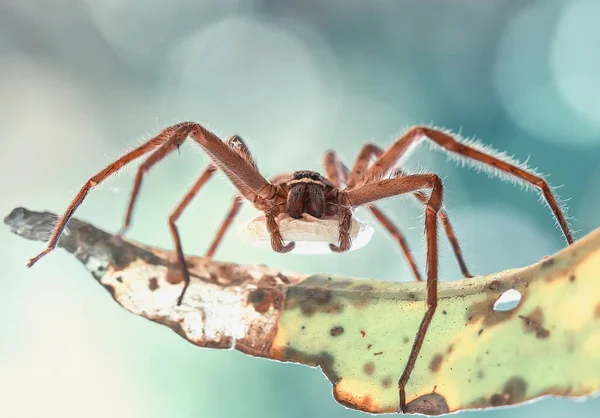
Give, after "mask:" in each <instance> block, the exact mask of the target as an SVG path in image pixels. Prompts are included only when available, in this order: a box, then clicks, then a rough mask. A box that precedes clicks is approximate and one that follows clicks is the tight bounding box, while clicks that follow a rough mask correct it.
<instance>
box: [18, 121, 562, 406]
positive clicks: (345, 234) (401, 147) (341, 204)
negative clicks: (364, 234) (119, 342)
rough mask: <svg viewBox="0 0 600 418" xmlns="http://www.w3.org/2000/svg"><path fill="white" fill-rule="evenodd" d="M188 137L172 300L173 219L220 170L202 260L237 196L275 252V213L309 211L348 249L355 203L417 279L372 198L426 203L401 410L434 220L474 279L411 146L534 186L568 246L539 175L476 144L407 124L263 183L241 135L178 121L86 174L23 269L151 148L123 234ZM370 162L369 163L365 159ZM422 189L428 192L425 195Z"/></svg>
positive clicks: (432, 298) (430, 292) (432, 256)
mask: <svg viewBox="0 0 600 418" xmlns="http://www.w3.org/2000/svg"><path fill="white" fill-rule="evenodd" d="M188 137H191V138H192V139H193V140H194V141H195V142H196V143H198V144H199V145H200V147H202V148H203V149H204V151H206V153H207V154H208V155H209V157H210V159H211V163H210V165H209V167H208V168H207V169H206V170H205V171H204V172H203V173H202V174H201V175H200V177H199V178H198V180H197V181H196V182H195V183H194V185H193V186H192V188H191V189H190V190H189V191H188V192H187V194H186V195H185V196H184V198H183V199H182V201H181V202H180V203H179V205H178V206H177V207H176V208H175V210H174V211H173V212H172V213H171V215H170V217H169V226H170V230H171V234H172V237H173V241H174V244H175V250H176V253H177V256H178V261H179V263H180V266H181V270H182V275H183V278H184V282H185V283H184V287H183V290H182V292H181V295H180V296H179V298H178V301H177V303H178V305H180V304H181V302H182V300H183V297H184V295H185V291H186V289H187V287H188V285H189V281H190V278H189V272H188V270H187V266H186V261H185V257H184V253H183V249H182V246H181V240H180V237H179V232H178V230H177V227H176V221H177V219H178V218H179V217H180V215H181V214H182V212H183V210H184V209H185V207H186V206H187V205H188V204H189V203H190V201H191V200H192V199H193V198H194V196H195V195H196V194H197V193H198V191H199V190H200V188H201V187H202V186H203V185H204V184H205V183H206V182H207V181H208V180H209V179H210V177H211V176H212V175H213V174H214V172H215V171H216V170H217V169H220V170H222V171H223V172H224V173H225V175H226V176H227V177H228V178H229V180H230V181H231V182H232V183H233V185H234V186H235V187H236V188H237V195H236V196H235V198H234V201H233V204H232V206H231V209H230V211H229V213H228V215H227V217H226V218H225V220H224V222H223V224H222V225H221V227H220V229H219V230H218V232H217V235H216V237H215V239H214V240H213V242H212V245H211V246H210V248H209V250H208V252H207V253H206V256H207V257H212V256H213V255H214V253H215V251H216V249H217V247H218V245H219V243H220V241H221V239H222V238H223V235H224V233H225V232H226V230H227V229H228V227H229V226H230V225H231V223H232V221H233V218H234V217H235V216H236V214H237V213H238V211H239V209H240V206H241V204H242V201H243V199H246V200H249V201H250V202H252V204H253V205H254V206H255V207H256V208H257V209H259V210H260V211H262V212H264V215H265V220H266V226H267V230H268V232H269V235H270V241H271V247H272V249H273V250H274V251H276V252H279V253H287V252H289V251H291V250H292V249H293V248H294V245H295V243H294V242H288V243H284V240H283V238H282V236H281V234H280V231H279V228H278V224H277V222H276V218H277V216H278V215H280V214H284V215H285V214H287V215H288V216H291V217H293V218H301V217H302V215H303V214H304V213H307V214H309V215H312V216H314V217H316V218H322V217H327V216H330V217H333V218H334V219H337V220H338V221H339V241H338V243H337V244H333V243H331V244H329V247H330V249H331V251H332V252H338V253H339V252H344V251H347V250H348V249H349V248H350V246H351V239H350V234H349V229H350V226H351V220H352V214H353V211H354V210H355V209H356V208H358V207H359V206H363V205H366V206H367V207H368V209H369V210H370V211H371V212H372V213H373V215H374V216H375V217H376V218H377V219H378V220H379V221H380V222H381V223H382V224H383V226H384V227H385V228H386V229H387V230H388V231H389V232H390V233H391V234H392V236H393V237H394V238H395V239H396V241H397V242H398V243H399V245H400V246H401V248H402V250H403V252H404V255H405V256H406V258H407V259H408V261H409V263H410V265H411V268H412V270H413V272H414V274H415V276H416V278H417V279H418V280H422V279H421V276H420V274H419V272H418V269H417V267H416V264H415V262H414V260H413V258H412V256H411V254H410V251H409V249H408V246H407V244H406V242H405V239H404V237H403V235H402V234H401V232H400V231H398V229H397V228H396V227H395V226H394V225H393V223H392V222H391V221H390V220H389V219H388V218H387V217H386V216H385V215H384V214H383V213H382V212H381V211H380V210H379V209H378V208H377V207H376V206H375V205H374V204H373V203H374V202H375V201H378V200H381V199H384V198H388V197H392V196H397V195H401V194H406V193H412V194H413V195H414V196H415V197H416V198H417V199H418V200H419V201H420V202H421V203H422V204H423V205H424V207H425V236H426V241H427V256H426V273H427V285H426V286H427V288H426V289H427V290H426V292H427V293H426V306H427V309H426V311H425V314H424V316H423V319H422V321H421V324H420V326H419V329H418V331H417V334H416V337H415V340H414V342H413V346H412V349H411V352H410V355H409V358H408V360H407V363H406V366H405V368H404V371H403V373H402V375H401V377H400V378H399V380H398V391H399V408H400V410H401V411H402V412H406V394H405V386H406V384H407V382H408V380H409V378H410V374H411V373H412V370H413V369H414V366H415V363H416V360H417V357H418V355H419V352H420V350H421V346H422V345H423V341H424V338H425V335H426V333H427V329H428V327H429V324H430V323H431V320H432V318H433V315H434V313H435V310H436V307H437V282H438V243H437V228H438V224H437V221H438V219H439V220H440V221H441V223H442V224H443V226H444V229H445V231H446V235H447V236H448V238H449V240H450V243H451V245H452V248H453V251H454V253H455V256H456V258H457V260H458V263H459V265H460V268H461V270H462V273H463V275H464V276H465V277H472V276H471V274H470V273H469V271H468V269H467V267H466V265H465V262H464V260H463V256H462V252H461V249H460V246H459V244H458V241H457V239H456V235H455V234H454V231H453V229H452V226H451V224H450V221H449V219H448V215H447V214H446V212H445V211H444V210H443V208H442V195H443V185H442V181H441V179H440V177H438V176H437V175H436V174H433V173H430V174H407V173H405V172H404V171H402V170H401V169H398V168H397V165H398V164H399V163H400V162H401V160H403V159H404V158H405V157H407V156H408V153H409V152H410V151H411V150H412V148H414V146H415V145H417V144H418V143H419V142H421V141H422V140H425V139H427V140H429V141H431V142H432V143H433V144H434V145H437V146H438V147H440V148H442V149H443V150H445V151H447V152H448V153H449V154H450V155H454V156H456V157H460V158H463V159H466V160H470V161H472V162H475V163H477V164H478V165H481V166H483V167H485V168H487V169H489V170H491V171H494V172H496V173H497V174H505V175H508V176H510V177H511V178H512V179H514V180H515V181H520V182H522V183H523V184H528V185H530V186H533V187H535V188H538V189H539V191H540V192H541V194H542V196H543V198H544V199H545V200H546V202H547V203H548V206H549V207H550V209H551V211H552V212H553V214H554V217H555V218H556V220H557V221H558V225H559V226H560V228H561V230H562V233H563V234H564V236H565V238H566V241H567V243H568V244H571V243H573V237H572V234H571V231H570V228H569V225H568V223H567V220H566V218H565V216H564V214H563V212H562V210H561V208H560V206H559V204H558V203H557V200H556V199H555V197H554V195H553V194H552V191H551V189H550V187H549V186H548V184H547V182H546V181H545V180H544V179H543V178H542V177H540V176H538V175H537V174H535V173H533V172H530V171H528V170H527V169H526V168H525V167H524V166H523V165H519V164H518V163H516V162H513V161H512V160H510V159H508V158H502V157H501V155H498V154H497V153H496V154H495V153H493V152H489V151H487V149H484V148H482V147H481V146H477V145H476V144H473V143H468V142H464V141H460V140H459V139H456V138H454V137H453V136H452V135H451V134H449V133H446V132H443V131H440V130H437V129H433V128H430V127H425V126H417V127H413V128H411V129H409V130H408V131H406V132H405V133H404V134H403V135H402V136H400V137H399V138H398V139H397V140H396V141H395V142H394V143H393V144H392V145H391V146H390V147H389V148H388V149H387V150H385V151H384V150H383V149H381V148H379V147H378V146H376V145H374V144H370V143H369V144H366V145H365V146H364V147H363V148H362V150H361V151H360V153H359V155H358V157H357V159H356V162H355V163H354V166H353V167H352V169H351V170H349V169H348V168H347V167H346V166H345V165H344V164H343V163H342V161H341V160H340V159H339V158H338V157H337V154H336V153H335V152H334V151H328V152H327V153H326V154H325V158H324V165H325V171H326V176H323V175H321V174H319V173H317V172H314V171H308V170H302V171H296V172H294V173H292V174H291V175H279V176H275V177H274V178H272V179H271V181H268V180H267V179H265V178H264V177H263V176H262V175H261V174H260V172H259V171H258V168H257V166H256V163H255V162H254V160H253V158H252V156H251V154H250V152H249V150H248V148H247V146H246V144H245V143H244V141H243V140H242V139H241V138H240V137H239V136H237V135H236V136H233V137H231V138H230V139H229V140H227V141H226V142H224V141H222V140H220V139H219V138H218V137H217V136H216V135H215V134H213V133H212V132H210V131H208V130H207V129H205V128H204V127H202V126H201V125H199V124H197V123H193V122H183V123H179V124H177V125H174V126H171V127H168V128H166V129H164V130H163V131H161V132H160V133H159V134H158V135H157V136H155V137H154V138H152V139H150V140H149V141H148V142H146V143H145V144H143V145H141V146H139V147H138V148H136V149H134V150H133V151H131V152H129V153H127V154H125V155H124V156H122V157H121V158H119V159H118V160H117V161H115V162H114V163H112V164H110V165H108V166H107V167H106V168H105V169H103V170H101V171H100V172H99V173H97V174H96V175H94V176H93V177H91V178H90V179H89V180H88V181H87V182H86V183H85V184H84V185H83V187H82V188H81V190H80V191H79V193H78V194H77V196H76V197H75V198H74V199H73V201H72V202H71V204H70V205H69V206H68V208H67V210H66V212H65V213H64V215H63V216H62V217H61V218H60V219H59V220H58V223H57V226H56V229H55V231H54V233H53V234H52V236H51V238H50V241H49V243H48V246H47V248H46V249H45V250H44V251H42V252H41V253H40V254H38V255H37V256H35V257H34V258H32V259H31V260H30V261H29V263H28V264H27V265H28V267H31V266H32V265H33V264H34V263H36V262H37V261H38V260H39V259H40V258H41V257H43V256H44V255H46V254H48V253H49V252H50V251H52V250H53V249H54V248H55V246H56V244H57V242H58V240H59V238H60V236H61V234H62V232H63V230H64V229H65V227H66V225H67V223H68V221H69V219H70V218H71V217H72V216H73V213H74V212H75V210H76V209H77V207H78V206H79V205H80V204H81V203H82V202H83V200H84V198H85V196H86V195H87V194H88V192H89V191H90V190H91V189H92V188H93V187H95V186H96V185H98V184H99V183H100V182H102V181H103V180H104V179H106V178H107V177H109V176H110V175H111V174H114V173H115V172H116V171H118V170H119V169H120V168H122V167H123V166H124V165H126V164H128V163H129V162H131V161H133V160H135V159H137V158H139V157H141V156H142V155H144V154H147V153H148V152H150V151H151V150H155V151H154V153H152V154H151V155H150V157H149V158H148V159H147V160H146V161H144V162H143V163H142V165H141V166H140V167H139V169H138V171H137V174H136V177H135V182H134V186H133V190H132V193H131V198H130V201H129V206H128V209H127V214H126V217H125V222H124V226H123V228H122V229H121V230H120V232H119V234H118V236H122V234H124V233H125V231H126V230H127V229H128V227H129V225H130V223H131V217H132V213H133V208H134V204H135V201H136V198H137V195H138V192H139V190H140V186H141V184H142V179H143V177H144V174H145V173H146V172H148V170H150V168H152V167H153V166H154V165H155V164H156V163H158V162H159V161H160V160H162V159H163V158H164V157H165V156H167V155H168V154H169V153H171V152H173V151H174V150H175V149H178V148H179V147H180V146H181V145H182V143H183V142H184V141H185V140H186V139H187V138H188ZM373 159H374V162H373V163H371V161H372V160H373ZM425 191H429V193H426V192H425Z"/></svg>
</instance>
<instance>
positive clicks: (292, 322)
mask: <svg viewBox="0 0 600 418" xmlns="http://www.w3.org/2000/svg"><path fill="white" fill-rule="evenodd" d="M54 216H55V215H53V214H51V213H47V212H45V213H38V212H30V211H28V210H26V209H23V208H18V209H15V210H14V211H13V212H12V213H11V214H10V215H9V216H7V217H6V218H5V223H6V224H7V225H8V226H9V227H10V228H11V230H12V231H13V232H14V233H16V234H18V235H20V236H22V237H24V238H27V239H33V240H45V239H46V238H47V232H48V231H47V224H48V222H49V221H50V220H53V219H54ZM69 232H70V233H69V234H68V235H64V236H63V237H62V238H61V241H60V244H59V245H60V246H61V247H63V248H65V249H66V250H67V251H69V252H70V253H73V254H74V255H75V257H76V258H77V259H78V260H79V261H81V262H82V263H83V264H84V265H85V267H86V268H87V269H88V270H89V271H90V272H91V273H92V275H93V276H94V278H95V279H96V280H97V281H98V282H99V283H100V284H101V285H102V286H104V288H105V289H107V290H108V291H109V292H110V294H111V295H112V297H113V298H114V299H115V300H116V301H117V302H118V303H119V304H121V305H122V306H123V307H124V308H125V309H127V310H129V311H131V312H133V313H134V314H137V315H141V316H143V317H145V318H148V319H150V320H152V321H155V322H158V323H161V324H164V325H166V326H168V327H170V328H171V329H173V330H174V331H175V332H177V333H178V334H179V335H180V336H182V337H183V338H185V339H187V340H188V341H190V342H191V343H193V344H196V345H198V346H201V347H212V348H231V347H233V348H235V349H237V350H240V351H242V352H244V353H248V354H250V355H253V356H258V357H267V358H272V359H276V360H280V361H291V362H299V363H303V364H308V365H319V366H320V367H321V368H322V370H323V372H324V373H325V374H326V375H327V377H328V378H329V380H330V381H331V382H332V384H333V388H334V389H333V393H334V396H335V399H336V400H337V401H338V402H340V403H341V404H343V405H346V406H348V407H350V408H354V409H359V410H363V411H368V412H372V413H384V412H395V411H397V410H398V378H399V376H400V374H401V373H402V371H403V369H404V361H403V359H406V357H407V356H408V353H409V352H410V349H411V344H412V342H413V336H414V335H415V332H416V330H417V328H418V327H419V322H420V321H421V319H422V316H423V309H424V298H425V293H424V290H425V289H424V286H423V284H422V283H412V282H411V283H389V282H381V281H375V280H368V279H355V278H349V277H335V276H330V275H318V274H317V275H312V276H301V275H296V274H290V273H286V272H281V271H277V270H274V269H271V268H268V267H264V266H247V265H235V264H227V263H219V262H216V261H212V260H207V259H203V258H201V257H195V256H188V257H187V263H188V265H189V267H190V272H191V278H192V279H191V284H190V286H189V289H188V291H187V292H188V293H187V295H186V298H185V300H184V303H182V305H181V306H177V298H178V296H179V294H180V292H181V287H182V286H183V282H182V277H181V273H180V271H179V269H178V267H177V264H176V262H177V261H176V256H175V254H174V253H172V252H170V251H166V250H161V249H158V248H152V247H147V246H143V245H140V244H137V243H134V242H131V241H124V242H120V243H118V242H116V241H115V240H114V239H113V238H112V236H111V235H110V234H108V233H105V232H103V231H101V230H99V229H96V228H95V227H93V226H91V225H89V224H87V223H85V222H83V221H80V220H77V219H73V220H72V221H71V222H70V224H69ZM599 280H600V230H596V231H595V232H593V233H591V234H589V235H588V236H586V237H584V238H582V239H580V240H579V241H577V242H575V243H574V244H573V245H571V246H569V247H568V248H566V249H564V250H562V251H560V252H559V253H557V254H555V255H553V256H551V257H549V258H546V259H545V260H542V261H541V262H539V263H537V264H534V265H532V266H529V267H526V268H522V269H514V270H507V271H503V272H500V273H497V274H493V275H489V276H484V277H477V278H472V279H463V280H458V281H454V282H444V283H440V285H439V306H438V308H437V312H436V315H435V316H434V318H433V321H432V323H431V327H430V330H429V332H428V334H427V336H426V339H425V341H424V344H423V348H422V351H421V357H420V358H421V360H420V362H419V363H417V366H416V367H415V370H414V372H413V373H412V375H411V378H410V381H409V382H408V384H407V386H406V395H407V401H408V402H409V403H408V412H412V413H423V414H430V415H438V414H443V413H447V412H453V411H459V410H467V409H475V408H486V407H494V406H502V405H512V404H517V403H520V402H524V401H527V400H530V399H534V398H537V397H540V396H544V395H555V396H568V397H580V396H588V395H592V394H594V393H597V392H598V391H599V390H600V284H599V283H600V282H599ZM511 289H516V290H518V291H519V292H520V294H521V301H520V303H519V305H518V306H517V307H516V308H514V309H512V310H496V309H494V305H495V303H496V301H497V300H498V299H499V298H500V297H501V296H502V295H503V294H504V293H505V292H507V291H509V290H511Z"/></svg>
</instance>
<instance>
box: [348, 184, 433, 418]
mask: <svg viewBox="0 0 600 418" xmlns="http://www.w3.org/2000/svg"><path fill="white" fill-rule="evenodd" d="M423 189H431V194H430V195H429V199H428V200H427V205H426V207H425V237H426V240H427V261H426V266H427V310H426V312H425V314H424V316H423V320H422V321H421V324H420V325H419V329H418V331H417V334H416V337H415V340H414V343H413V346H412V349H411V352H410V355H409V358H408V361H407V363H406V366H405V368H404V371H403V373H402V376H401V377H400V379H399V380H398V392H399V408H400V410H401V411H402V412H406V391H405V387H406V383H407V382H408V380H409V379H410V375H411V373H412V371H413V369H414V367H415V363H416V361H417V357H418V356H419V352H420V351H421V347H422V346H423V341H424V339H425V335H426V334H427V330H428V328H429V324H430V323H431V319H432V318H433V315H434V313H435V310H436V308H437V282H438V246H437V219H438V216H437V214H438V211H439V210H440V208H441V206H442V195H443V185H442V181H441V179H440V178H439V177H438V176H437V175H436V174H413V175H408V176H405V177H396V178H392V179H385V180H379V181H375V182H372V183H367V184H364V185H362V186H359V187H357V188H355V189H353V190H349V191H347V192H346V197H347V199H348V201H349V202H350V204H351V205H352V206H354V207H358V206H361V205H365V204H368V203H371V202H374V201H377V200H380V199H385V198H388V197H392V196H397V195H401V194H405V193H411V192H415V191H418V190H423Z"/></svg>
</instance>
